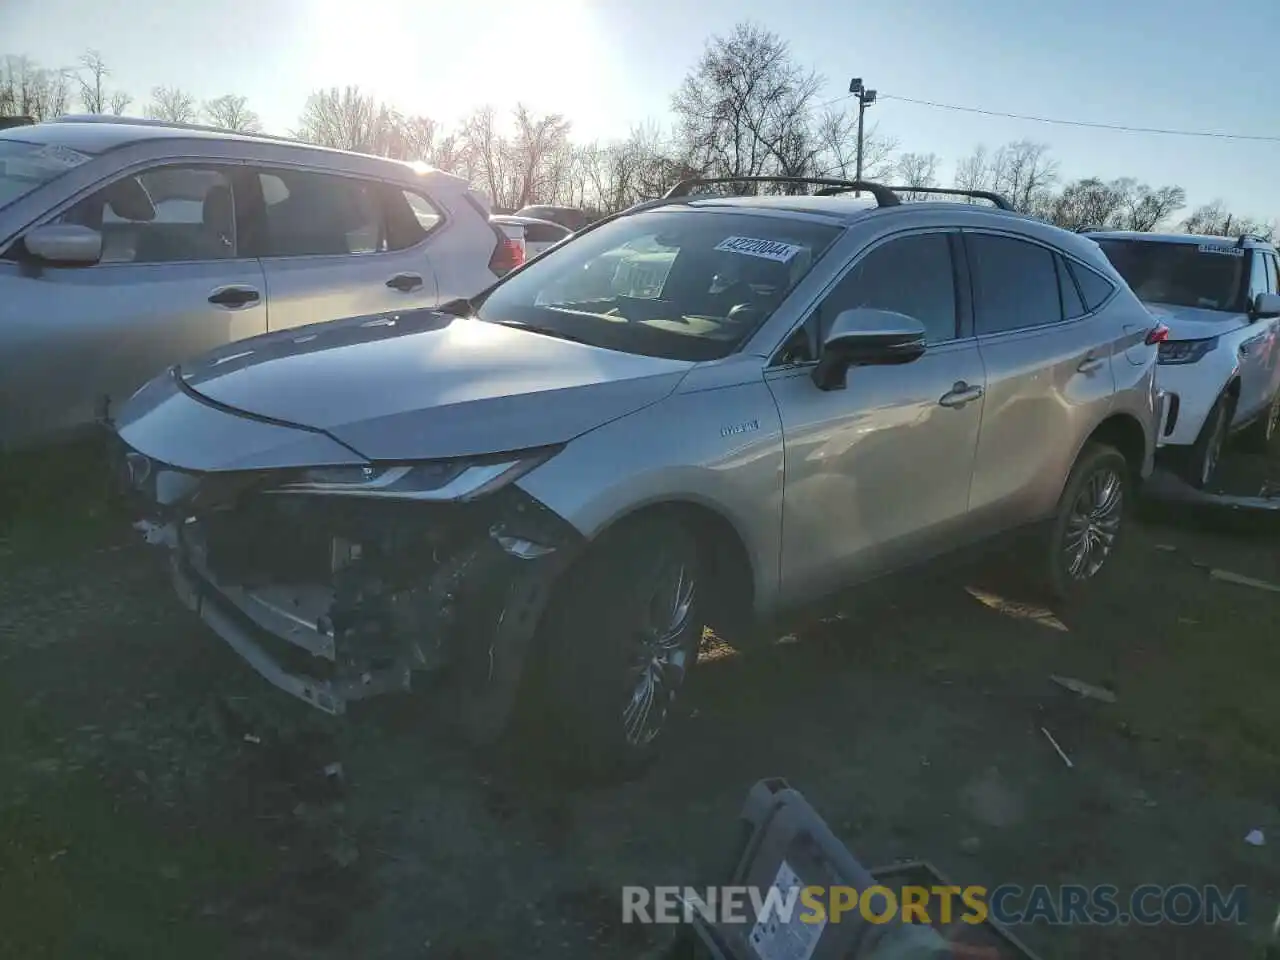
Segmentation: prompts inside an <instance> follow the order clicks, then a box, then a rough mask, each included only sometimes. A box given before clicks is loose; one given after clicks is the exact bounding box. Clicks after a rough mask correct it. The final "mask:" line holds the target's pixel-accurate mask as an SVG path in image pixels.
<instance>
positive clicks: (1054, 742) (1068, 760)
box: [1040, 727, 1075, 768]
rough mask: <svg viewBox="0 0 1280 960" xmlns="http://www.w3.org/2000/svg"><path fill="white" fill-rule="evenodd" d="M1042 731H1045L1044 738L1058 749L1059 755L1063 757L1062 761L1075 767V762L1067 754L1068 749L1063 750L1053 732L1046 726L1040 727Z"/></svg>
mask: <svg viewBox="0 0 1280 960" xmlns="http://www.w3.org/2000/svg"><path fill="white" fill-rule="evenodd" d="M1040 732H1041V733H1043V734H1044V738H1045V739H1046V740H1048V741H1049V746H1051V747H1053V749H1054V750H1055V751H1057V754H1058V756H1060V757H1061V758H1062V762H1063V763H1065V764H1066V765H1067V766H1068V767H1072V768H1074V767H1075V764H1074V763H1072V762H1071V758H1070V757H1068V756H1067V754H1066V751H1065V750H1063V749H1062V748H1061V747H1060V746H1058V741H1057V740H1055V739H1053V734H1052V733H1050V732H1049V731H1048V730H1047V729H1045V728H1044V727H1041V728H1040Z"/></svg>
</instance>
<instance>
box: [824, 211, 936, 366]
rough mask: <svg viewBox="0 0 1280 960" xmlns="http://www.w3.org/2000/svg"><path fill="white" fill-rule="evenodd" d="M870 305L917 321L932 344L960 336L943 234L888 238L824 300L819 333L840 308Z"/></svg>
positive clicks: (864, 258)
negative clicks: (886, 241)
mask: <svg viewBox="0 0 1280 960" xmlns="http://www.w3.org/2000/svg"><path fill="white" fill-rule="evenodd" d="M856 307H872V308H874V309H877V310H892V311H894V312H895V313H905V314H906V315H907V316H910V317H915V318H916V319H917V320H919V321H920V322H921V323H922V324H924V328H925V331H926V333H927V336H928V342H929V343H941V342H942V341H945V340H954V339H955V337H956V287H955V274H954V272H953V270H952V266H951V246H950V242H949V241H948V239H947V236H946V235H945V234H941V233H929V234H920V235H917V236H913V237H903V238H902V239H900V240H890V241H889V242H888V243H886V244H884V245H883V246H881V247H877V248H876V249H875V250H872V251H871V252H870V253H869V254H867V255H866V256H865V257H863V258H862V259H861V260H860V261H859V262H858V263H857V264H856V265H855V266H854V268H853V269H852V270H850V271H849V273H848V274H846V275H845V277H844V279H843V280H841V281H840V283H839V284H837V286H836V288H835V289H834V290H833V291H832V292H831V293H830V294H829V295H828V297H827V299H826V300H824V301H823V303H822V307H821V311H822V313H821V327H822V329H821V333H822V335H823V336H825V335H826V331H827V328H828V327H829V326H830V325H831V321H832V320H834V319H835V316H836V314H837V313H839V312H840V311H841V310H852V309H854V308H856Z"/></svg>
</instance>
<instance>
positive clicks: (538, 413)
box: [177, 310, 693, 460]
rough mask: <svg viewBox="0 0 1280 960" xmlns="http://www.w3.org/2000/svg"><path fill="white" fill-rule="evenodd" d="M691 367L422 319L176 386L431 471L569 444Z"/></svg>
mask: <svg viewBox="0 0 1280 960" xmlns="http://www.w3.org/2000/svg"><path fill="white" fill-rule="evenodd" d="M692 366H693V364H692V363H690V362H687V361H678V360H664V359H660V358H654V357H644V356H637V355H633V354H627V353H619V352H617V351H612V350H605V349H602V348H598V347H591V346H586V345H584V344H579V343H572V342H569V341H566V340H559V339H556V338H553V337H549V336H544V335H542V334H538V333H531V332H529V331H525V330H519V329H516V328H513V327H503V326H498V325H497V324H492V323H486V322H484V321H481V320H475V319H471V318H460V317H454V316H450V315H448V314H443V313H438V312H435V311H432V310H418V311H409V312H406V313H402V314H384V315H379V316H374V317H353V318H350V319H346V320H336V321H332V322H329V323H322V324H315V325H312V326H307V327H298V328H295V329H292V330H285V331H280V332H278V333H272V334H267V335H265V336H262V337H255V338H252V339H249V340H241V341H239V342H237V343H233V344H229V345H228V346H226V347H224V348H221V349H219V350H217V351H214V352H213V353H210V354H206V355H205V356H203V357H201V358H199V359H198V360H195V361H193V362H190V363H184V364H183V365H182V366H181V368H179V370H178V371H177V374H178V376H179V377H181V379H182V381H183V383H184V385H185V386H186V387H187V388H188V389H189V390H191V391H192V392H194V393H196V394H197V395H199V396H202V397H204V398H206V399H208V400H210V401H212V402H213V403H215V404H217V405H220V406H222V407H224V408H229V409H230V410H233V411H240V412H243V413H246V414H249V415H251V416H253V417H257V418H261V419H265V420H269V421H271V422H274V423H277V424H289V425H296V426H300V427H305V428H307V429H308V430H311V431H319V432H322V433H323V434H326V435H328V436H329V437H332V438H333V439H335V440H337V441H338V442H340V443H341V444H343V445H345V446H346V447H348V448H349V449H351V450H353V451H355V452H357V453H359V454H360V455H362V456H364V457H367V458H368V459H370V460H428V459H436V458H451V457H464V456H472V455H477V454H487V453H494V452H499V451H507V450H519V449H523V448H527V447H540V446H547V445H551V444H556V443H563V442H565V441H568V440H572V439H573V438H574V437H576V436H579V435H581V434H583V433H585V432H587V431H588V430H591V429H594V428H595V427H597V426H600V425H601V424H604V423H607V422H609V421H610V420H614V419H617V418H618V417H622V416H625V415H626V414H628V413H631V412H633V411H635V410H638V409H640V408H641V407H644V406H648V405H649V404H651V403H655V402H657V401H658V400H661V399H662V398H663V397H665V396H666V395H667V394H669V393H670V392H671V391H672V390H674V389H675V387H676V385H677V384H678V383H679V382H680V379H681V378H682V377H683V375H684V374H685V373H686V372H687V371H688V370H689V368H690V367H692Z"/></svg>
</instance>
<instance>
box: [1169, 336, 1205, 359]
mask: <svg viewBox="0 0 1280 960" xmlns="http://www.w3.org/2000/svg"><path fill="white" fill-rule="evenodd" d="M1217 345H1218V338H1217V337H1209V338H1208V339H1207V340H1165V341H1164V342H1162V343H1161V344H1160V362H1161V363H1195V362H1196V361H1197V360H1202V359H1204V355H1205V354H1206V353H1208V352H1209V351H1211V350H1212V349H1213V348H1214V347H1216V346H1217Z"/></svg>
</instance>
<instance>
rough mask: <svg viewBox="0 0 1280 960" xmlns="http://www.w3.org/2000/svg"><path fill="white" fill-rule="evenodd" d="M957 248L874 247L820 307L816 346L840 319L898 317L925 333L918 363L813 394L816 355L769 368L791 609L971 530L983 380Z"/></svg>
mask: <svg viewBox="0 0 1280 960" xmlns="http://www.w3.org/2000/svg"><path fill="white" fill-rule="evenodd" d="M954 242H956V241H955V239H954V237H953V236H951V235H949V234H947V233H940V232H934V233H917V234H909V235H905V236H904V235H899V236H897V237H893V238H889V239H888V240H886V241H884V242H882V243H881V244H880V245H878V246H876V247H874V248H873V249H872V250H871V251H870V252H868V253H866V254H864V255H863V256H862V257H861V258H860V259H859V260H858V261H857V262H856V263H855V264H854V265H853V267H852V268H851V269H850V270H849V271H848V272H847V273H846V274H845V275H844V277H843V278H842V279H841V280H840V281H839V282H838V283H837V284H836V285H835V286H834V287H833V288H832V289H831V291H830V292H829V293H828V294H827V295H826V296H825V297H824V299H823V300H822V302H821V304H820V305H819V307H818V309H817V312H816V315H815V316H814V317H812V318H811V320H810V324H811V325H812V330H813V333H814V334H816V340H815V338H814V337H812V336H808V337H806V338H805V339H807V340H809V341H810V342H818V343H820V342H821V339H820V338H821V336H822V334H823V333H825V329H826V328H827V327H828V326H829V325H830V323H831V321H832V320H833V319H834V317H835V316H836V314H837V313H839V312H840V311H841V310H847V309H851V308H854V307H860V306H861V307H875V308H879V309H884V310H893V311H896V312H899V313H905V314H908V315H909V316H913V317H915V318H916V319H918V320H920V321H921V322H922V323H923V324H924V325H925V327H926V330H927V331H928V338H929V346H928V349H927V350H926V352H925V354H924V356H922V357H921V358H920V359H918V360H916V361H914V362H912V363H909V364H904V365H902V366H889V367H854V368H851V369H850V370H849V371H848V374H847V375H846V378H845V387H844V389H842V390H831V391H823V390H819V389H818V387H817V386H815V385H814V383H813V380H812V379H811V371H812V361H813V359H814V358H813V357H812V356H808V357H806V356H804V355H802V354H800V355H797V354H795V353H790V354H788V355H786V356H784V357H783V358H782V360H783V361H784V362H782V363H781V364H780V365H778V366H777V367H775V368H774V369H772V370H770V371H769V372H767V373H766V382H767V383H768V385H769V388H770V389H771V390H772V391H773V395H774V398H775V400H776V402H777V404H778V410H779V412H780V414H781V418H782V429H783V435H784V443H785V490H784V493H783V517H782V541H783V546H782V591H783V595H784V597H785V598H786V599H788V600H793V601H794V600H798V599H801V598H803V597H805V596H809V595H817V594H824V593H829V592H831V591H833V590H835V589H839V588H840V587H842V586H845V585H847V584H849V583H852V582H856V581H858V580H863V579H866V578H868V577H871V576H875V575H876V574H878V573H881V572H886V571H888V570H891V569H894V568H896V567H900V566H903V565H905V564H908V563H912V562H915V561H918V560H922V559H925V558H927V557H930V556H933V555H935V554H938V553H941V552H943V551H945V550H947V549H949V548H951V547H954V546H958V545H960V544H961V543H963V542H964V541H965V540H967V539H968V538H969V536H970V534H971V532H972V531H971V530H970V525H969V523H968V521H967V516H968V501H969V482H970V478H971V476H972V472H973V458H974V451H975V449H976V447H977V443H978V427H979V423H980V422H981V419H982V408H983V400H984V398H983V389H984V384H985V375H984V372H983V367H982V360H981V357H980V356H979V354H978V349H977V346H976V345H975V343H974V342H973V340H972V339H971V338H969V337H967V336H965V335H964V334H965V331H964V330H963V329H962V324H961V323H960V316H959V311H958V309H957V297H956V282H955V275H954V270H953V258H952V243H954ZM802 333H805V331H802ZM800 349H801V350H803V349H804V348H803V347H802V348H800Z"/></svg>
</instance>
